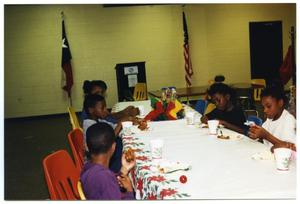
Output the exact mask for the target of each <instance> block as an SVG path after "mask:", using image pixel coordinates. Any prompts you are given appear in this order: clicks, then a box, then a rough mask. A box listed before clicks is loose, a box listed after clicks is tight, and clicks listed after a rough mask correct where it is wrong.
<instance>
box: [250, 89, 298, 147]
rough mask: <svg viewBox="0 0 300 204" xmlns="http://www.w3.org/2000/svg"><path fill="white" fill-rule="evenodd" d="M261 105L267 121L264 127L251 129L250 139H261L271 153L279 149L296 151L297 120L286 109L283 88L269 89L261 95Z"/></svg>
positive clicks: (252, 127) (255, 126)
mask: <svg viewBox="0 0 300 204" xmlns="http://www.w3.org/2000/svg"><path fill="white" fill-rule="evenodd" d="M261 99H262V100H261V103H262V106H263V108H264V113H265V114H266V116H267V120H266V121H265V122H264V123H263V125H262V127H259V126H257V125H254V126H251V127H250V129H249V137H250V138H252V139H257V138H261V139H263V141H264V144H266V145H268V146H269V147H271V151H272V152H273V150H274V149H275V148H278V147H286V148H290V149H292V150H293V151H296V145H295V144H296V119H295V118H294V116H293V115H292V114H290V113H289V112H288V111H287V110H285V109H284V103H285V99H286V97H285V94H284V90H283V88H282V87H275V86H273V87H269V88H266V89H264V90H263V91H262V93H261Z"/></svg>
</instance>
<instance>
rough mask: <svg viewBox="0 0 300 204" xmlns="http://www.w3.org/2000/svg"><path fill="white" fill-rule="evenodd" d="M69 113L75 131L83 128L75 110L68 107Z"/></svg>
mask: <svg viewBox="0 0 300 204" xmlns="http://www.w3.org/2000/svg"><path fill="white" fill-rule="evenodd" d="M68 112H69V116H70V122H71V124H72V128H73V130H74V129H76V128H81V127H80V124H79V120H78V118H77V115H76V113H75V110H74V108H73V107H72V106H69V107H68Z"/></svg>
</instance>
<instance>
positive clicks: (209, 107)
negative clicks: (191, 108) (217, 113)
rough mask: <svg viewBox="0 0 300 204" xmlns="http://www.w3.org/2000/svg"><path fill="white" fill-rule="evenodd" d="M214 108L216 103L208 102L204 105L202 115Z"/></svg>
mask: <svg viewBox="0 0 300 204" xmlns="http://www.w3.org/2000/svg"><path fill="white" fill-rule="evenodd" d="M215 108H216V105H215V104H213V103H208V104H207V106H206V109H205V111H204V115H206V114H208V113H210V112H212V111H213V110H214V109H215Z"/></svg>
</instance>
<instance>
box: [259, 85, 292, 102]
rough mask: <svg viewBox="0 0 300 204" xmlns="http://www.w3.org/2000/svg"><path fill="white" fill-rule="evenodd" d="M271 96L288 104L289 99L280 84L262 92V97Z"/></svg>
mask: <svg viewBox="0 0 300 204" xmlns="http://www.w3.org/2000/svg"><path fill="white" fill-rule="evenodd" d="M266 96H271V97H273V98H276V99H277V100H281V99H282V100H283V102H284V103H286V102H287V97H286V95H285V93H284V88H283V86H281V85H278V84H275V85H274V84H272V85H270V86H268V87H266V88H265V89H263V90H262V92H261V95H260V97H261V98H262V97H266Z"/></svg>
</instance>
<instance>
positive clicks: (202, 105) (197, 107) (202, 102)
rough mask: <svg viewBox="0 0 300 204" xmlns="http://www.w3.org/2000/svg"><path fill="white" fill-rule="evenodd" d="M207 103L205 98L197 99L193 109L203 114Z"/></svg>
mask: <svg viewBox="0 0 300 204" xmlns="http://www.w3.org/2000/svg"><path fill="white" fill-rule="evenodd" d="M207 104H208V102H207V100H203V99H199V100H198V101H197V103H196V105H195V110H196V111H198V112H199V113H201V114H202V115H203V114H204V112H205V109H206V106H207Z"/></svg>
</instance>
